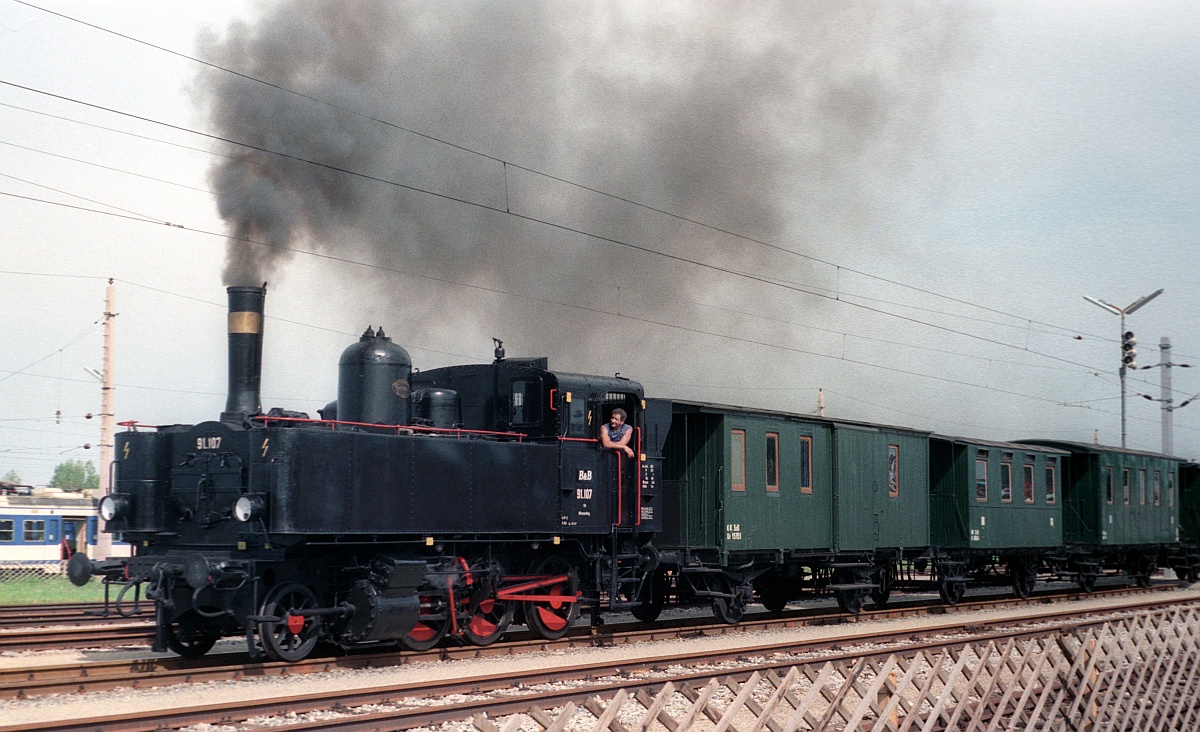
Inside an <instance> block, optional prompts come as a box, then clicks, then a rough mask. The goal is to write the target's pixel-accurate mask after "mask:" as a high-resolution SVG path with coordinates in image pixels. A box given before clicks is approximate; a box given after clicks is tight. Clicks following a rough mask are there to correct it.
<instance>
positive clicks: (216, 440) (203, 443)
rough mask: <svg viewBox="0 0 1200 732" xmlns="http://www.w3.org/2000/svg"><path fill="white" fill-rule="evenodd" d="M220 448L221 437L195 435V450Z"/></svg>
mask: <svg viewBox="0 0 1200 732" xmlns="http://www.w3.org/2000/svg"><path fill="white" fill-rule="evenodd" d="M220 448H221V438H220V437H197V438H196V449H197V450H219V449H220Z"/></svg>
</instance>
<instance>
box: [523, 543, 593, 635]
mask: <svg viewBox="0 0 1200 732" xmlns="http://www.w3.org/2000/svg"><path fill="white" fill-rule="evenodd" d="M530 574H533V575H537V576H545V575H550V576H553V577H561V579H560V580H559V581H557V582H555V583H553V584H551V585H548V586H546V587H539V588H537V589H535V590H532V592H534V593H536V594H538V595H540V596H541V597H544V598H547V599H541V600H529V601H527V602H526V603H525V605H524V610H525V625H526V626H528V628H529V631H530V632H531V633H533V634H534V635H536V636H537V637H538V638H541V639H542V640H558V639H559V638H562V637H563V636H564V635H566V634H567V631H569V630H570V629H571V623H572V622H574V620H575V616H576V615H578V614H579V603H578V602H576V601H575V600H576V594H577V592H578V585H579V580H578V578H577V577H576V575H575V571H574V570H573V569H572V568H571V565H570V564H569V563H568V562H567V560H565V559H563V558H562V557H558V556H554V555H552V554H551V555H547V556H544V557H542V558H541V559H539V560H538V561H537V562H535V563H534V565H533V569H532V570H530Z"/></svg>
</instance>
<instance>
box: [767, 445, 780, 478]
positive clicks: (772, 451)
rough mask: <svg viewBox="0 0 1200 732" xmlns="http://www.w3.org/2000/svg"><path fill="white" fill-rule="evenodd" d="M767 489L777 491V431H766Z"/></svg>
mask: <svg viewBox="0 0 1200 732" xmlns="http://www.w3.org/2000/svg"><path fill="white" fill-rule="evenodd" d="M767 490H768V491H773V492H775V493H778V492H779V433H777V432H768V433H767Z"/></svg>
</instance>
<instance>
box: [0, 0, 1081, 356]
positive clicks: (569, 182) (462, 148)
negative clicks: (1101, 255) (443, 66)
mask: <svg viewBox="0 0 1200 732" xmlns="http://www.w3.org/2000/svg"><path fill="white" fill-rule="evenodd" d="M14 2H17V3H19V4H21V5H24V6H26V7H29V8H31V9H34V10H38V11H41V12H43V13H47V14H50V15H54V16H57V17H59V18H62V19H64V20H67V21H69V22H72V23H77V24H80V25H83V26H86V27H88V28H91V29H93V30H96V31H99V32H101V33H106V34H110V35H113V36H116V37H118V38H122V39H124V40H126V41H129V42H132V43H136V44H139V45H142V46H146V47H148V48H152V49H154V50H157V51H160V52H163V53H167V54H170V55H172V56H175V57H177V58H181V59H184V60H187V61H191V62H193V63H197V64H200V65H203V66H205V67H208V68H211V69H214V70H217V71H220V72H223V73H227V74H231V75H233V76H236V77H238V78H241V79H244V80H246V81H250V82H252V83H255V84H261V85H263V86H266V87H269V88H271V89H275V90H278V91H281V92H284V93H286V94H290V95H293V96H296V97H299V98H302V99H305V100H308V101H311V102H313V103H316V104H320V105H322V106H326V107H328V108H331V109H334V110H337V111H339V112H343V113H346V114H350V115H353V116H355V117H358V118H360V119H364V120H368V121H370V122H374V123H376V124H380V125H383V126H385V127H388V128H391V129H395V130H399V131H402V132H405V133H407V134H411V135H414V136H417V137H420V138H422V139H425V140H428V141H430V142H434V143H437V144H440V145H444V146H446V147H448V148H451V149H454V150H459V151H462V152H466V153H469V154H472V155H476V156H479V157H480V158H483V159H486V160H490V161H492V162H495V163H498V164H500V165H501V167H502V170H503V171H504V173H505V176H504V180H505V187H506V195H505V206H504V209H499V210H506V211H507V209H508V198H507V168H509V167H511V168H513V169H516V170H521V171H523V172H526V173H530V174H533V175H537V176H539V177H543V178H546V179H547V180H552V181H555V182H558V183H562V184H565V185H568V186H572V187H575V188H579V189H580V190H584V191H587V192H589V193H595V194H597V195H600V196H603V197H606V198H609V199H611V200H614V201H619V202H622V203H627V204H630V205H633V206H637V207H639V208H642V209H644V210H647V211H652V212H654V213H658V214H661V215H663V216H667V217H670V218H672V219H675V220H677V221H682V222H686V223H689V224H693V225H696V226H701V227H704V228H706V229H708V230H710V231H713V232H717V233H721V234H725V235H727V236H732V237H735V238H738V239H741V240H743V241H746V242H750V243H754V244H757V245H759V246H763V247H766V248H769V249H773V250H776V251H779V252H781V253H785V254H789V255H792V256H797V257H801V258H804V259H807V260H809V261H812V262H816V263H819V264H823V265H826V266H829V267H837V268H839V269H844V270H845V271H847V272H852V273H854V274H858V275H861V276H865V277H870V278H872V279H877V280H879V281H881V282H886V283H888V284H891V285H896V286H899V287H904V288H908V289H912V290H914V291H916V292H920V293H922V294H926V295H931V296H934V297H939V298H943V299H946V300H949V301H951V302H955V303H957V304H960V305H966V306H968V307H974V308H979V309H981V310H985V311H987V312H991V313H994V314H997V315H1003V316H1005V317H1010V318H1013V319H1016V320H1018V321H1021V322H1026V321H1027V322H1030V323H1036V324H1038V325H1042V326H1045V327H1049V328H1054V329H1057V330H1061V331H1063V333H1064V335H1069V336H1070V337H1074V336H1075V335H1076V334H1077V331H1076V329H1074V328H1066V327H1063V326H1059V325H1056V324H1053V323H1048V322H1044V321H1039V320H1035V319H1031V318H1028V317H1026V316H1021V315H1016V314H1012V313H1008V312H1006V311H1003V310H1000V309H998V308H993V307H990V306H986V305H981V304H978V303H973V302H970V301H968V300H966V299H963V298H958V297H954V296H951V295H945V294H943V293H938V292H935V291H933V290H930V289H928V288H922V287H918V286H915V285H911V284H908V283H905V282H900V281H899V280H895V279H891V278H888V277H883V276H880V275H876V274H873V273H870V272H865V271H862V270H858V269H855V268H852V267H846V266H844V265H840V264H837V263H835V262H832V261H830V260H825V259H823V258H820V257H816V256H813V255H810V254H806V253H803V252H798V251H796V250H793V249H789V248H787V247H783V246H780V245H778V244H773V243H770V242H766V241H762V240H759V239H755V238H753V237H748V236H745V235H743V234H740V233H737V232H734V231H732V230H728V229H725V228H723V227H720V226H716V225H714V224H710V223H707V222H703V221H700V220H698V219H694V218H690V217H688V216H683V215H681V214H677V213H675V212H672V211H667V210H665V209H661V208H658V207H655V206H651V205H649V204H646V203H644V202H641V201H636V200H633V199H631V198H627V197H623V196H619V195H616V194H613V193H610V192H608V191H604V190H600V189H598V188H595V187H592V186H588V185H586V184H583V183H579V182H577V181H573V180H570V179H567V178H564V177H561V176H556V175H552V174H549V173H546V172H544V171H540V170H537V169H534V168H530V167H527V166H524V165H521V164H519V163H516V162H513V161H510V160H506V159H504V158H500V157H498V156H495V155H491V154H488V153H485V152H482V151H480V150H477V149H474V148H471V147H468V146H466V145H462V144H459V143H456V142H453V141H450V140H446V139H444V138H440V137H437V136H435V135H431V134H428V133H425V132H421V131H419V130H416V129H413V128H410V127H406V126H404V125H401V124H398V123H395V122H392V121H390V120H385V119H382V118H380V117H376V116H374V115H370V114H367V113H364V112H361V111H359V110H356V109H352V108H350V107H347V106H345V105H341V104H337V103H335V102H331V101H329V100H326V99H321V98H319V97H315V96H313V95H310V94H306V93H304V92H301V91H298V90H295V89H292V88H289V87H286V86H283V85H281V84H276V83H274V82H271V81H268V80H266V79H261V78H259V77H256V76H253V75H251V74H246V73H243V72H240V71H237V70H236V69H231V68H229V67H226V66H222V65H220V64H216V63H213V62H211V61H207V60H205V59H201V58H199V57H196V56H193V55H191V54H187V53H183V52H180V51H177V50H175V49H171V48H167V47H166V46H163V45H160V44H156V43H151V42H149V41H145V40H143V39H140V38H137V37H136V36H132V35H129V34H127V33H121V32H119V31H114V30H112V29H110V28H105V27H104V26H101V25H98V24H95V23H89V22H87V21H84V20H82V19H79V18H75V17H73V16H70V15H67V14H65V13H60V12H56V11H53V10H49V9H47V8H44V7H42V6H39V5H35V4H34V3H31V2H28V1H27V0H14ZM1092 337H1095V338H1101V336H1092Z"/></svg>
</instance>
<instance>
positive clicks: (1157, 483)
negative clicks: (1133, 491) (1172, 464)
mask: <svg viewBox="0 0 1200 732" xmlns="http://www.w3.org/2000/svg"><path fill="white" fill-rule="evenodd" d="M1151 488H1152V490H1153V493H1151V495H1152V496H1154V505H1155V506H1161V505H1162V471H1161V470H1155V471H1154V482H1153V483H1151Z"/></svg>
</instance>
